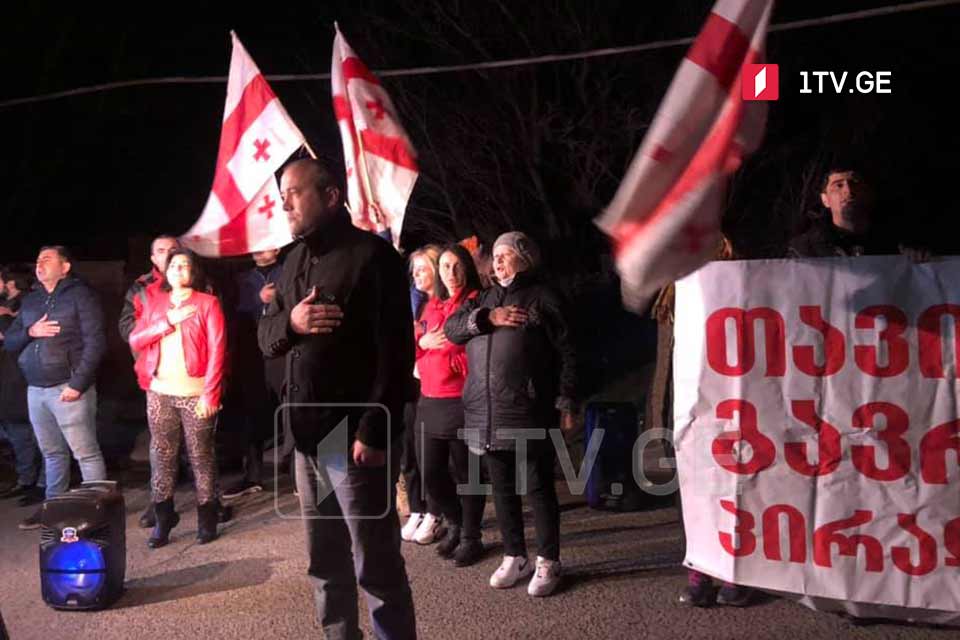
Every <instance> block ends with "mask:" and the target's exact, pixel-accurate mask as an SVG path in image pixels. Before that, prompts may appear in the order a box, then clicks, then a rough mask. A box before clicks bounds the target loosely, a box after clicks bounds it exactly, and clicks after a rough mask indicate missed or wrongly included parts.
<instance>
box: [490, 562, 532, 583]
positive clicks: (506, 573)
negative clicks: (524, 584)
mask: <svg viewBox="0 0 960 640" xmlns="http://www.w3.org/2000/svg"><path fill="white" fill-rule="evenodd" d="M531 573H533V565H532V564H530V560H528V559H527V557H526V556H503V562H501V563H500V566H499V567H498V568H497V570H496V571H494V572H493V575H492V576H490V586H491V587H493V588H494V589H509V588H510V587H512V586H513V585H515V584H517V582H518V581H519V580H522V579H523V578H526V577H527V576H528V575H530V574H531Z"/></svg>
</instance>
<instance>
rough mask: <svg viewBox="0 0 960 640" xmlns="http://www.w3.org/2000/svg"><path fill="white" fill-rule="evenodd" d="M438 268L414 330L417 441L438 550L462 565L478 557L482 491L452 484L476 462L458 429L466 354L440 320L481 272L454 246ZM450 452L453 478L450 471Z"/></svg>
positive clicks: (473, 291)
mask: <svg viewBox="0 0 960 640" xmlns="http://www.w3.org/2000/svg"><path fill="white" fill-rule="evenodd" d="M439 271H440V277H439V278H437V279H436V283H435V286H436V292H437V293H436V295H435V296H433V297H432V298H431V299H430V301H429V302H427V305H426V306H425V307H424V309H423V313H422V315H421V316H420V322H419V324H418V325H417V331H416V338H417V370H418V371H419V372H420V401H419V402H418V404H417V420H416V431H417V438H416V442H417V444H418V445H419V446H420V452H422V454H423V455H422V457H421V458H420V463H421V469H422V470H421V473H422V475H423V481H424V485H426V488H427V493H428V494H429V495H430V496H431V497H432V498H433V499H434V500H436V502H437V504H438V506H439V508H440V510H441V512H442V513H443V516H444V518H445V519H446V521H447V523H448V528H447V535H446V537H445V538H444V539H443V540H442V541H441V542H440V544H439V545H437V553H438V554H439V555H440V556H442V557H445V558H453V560H454V563H455V564H456V565H457V566H460V567H464V566H467V565H471V564H473V563H474V562H476V561H477V560H479V559H480V558H481V557H482V556H483V544H482V543H481V542H480V522H481V520H482V519H483V507H484V502H485V499H486V496H485V495H484V494H483V492H482V491H480V490H479V487H478V488H477V490H475V491H469V490H468V491H467V492H465V493H464V495H461V496H459V497H458V496H457V484H461V485H466V484H468V483H469V469H470V468H471V467H472V468H473V469H479V468H480V461H479V459H477V458H476V455H475V454H473V453H471V452H470V450H469V449H468V448H467V445H466V443H465V442H464V441H463V440H462V439H460V438H459V437H458V433H457V432H458V430H460V429H463V401H462V399H461V396H462V395H463V385H464V382H465V381H466V379H467V355H466V352H465V348H464V347H462V346H459V345H455V344H453V343H451V342H450V341H448V340H447V337H446V336H445V335H444V333H443V325H444V323H445V322H446V321H447V318H449V317H450V316H451V315H452V314H453V312H454V311H456V310H457V309H458V308H459V307H460V305H461V304H462V303H463V301H464V300H467V299H471V298H474V297H476V295H477V292H478V291H479V290H480V276H479V275H478V274H477V268H476V266H475V265H474V263H473V259H472V258H471V257H470V253H469V252H468V251H467V250H466V249H464V248H463V247H461V246H459V245H452V246H450V247H447V248H446V249H444V251H443V253H442V254H441V255H440V260H439ZM420 452H418V453H420ZM451 457H452V459H453V467H454V471H455V476H456V477H451V475H450V466H449V460H450V459H451ZM471 457H472V458H474V460H472V461H471V460H470V458H471ZM468 494H469V495H468Z"/></svg>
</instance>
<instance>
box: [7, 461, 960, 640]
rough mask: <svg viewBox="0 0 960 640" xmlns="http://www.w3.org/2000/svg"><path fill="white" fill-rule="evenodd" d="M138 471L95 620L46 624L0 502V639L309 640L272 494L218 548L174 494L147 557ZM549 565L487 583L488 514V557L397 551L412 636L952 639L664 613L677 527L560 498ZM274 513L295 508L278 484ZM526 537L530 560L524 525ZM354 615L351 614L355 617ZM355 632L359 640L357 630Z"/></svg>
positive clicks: (829, 620)
mask: <svg viewBox="0 0 960 640" xmlns="http://www.w3.org/2000/svg"><path fill="white" fill-rule="evenodd" d="M145 477H146V471H145V469H144V468H143V465H142V463H140V464H138V465H137V466H136V467H134V468H133V469H131V470H128V471H126V472H124V473H123V474H122V478H123V479H124V480H125V482H126V486H127V487H128V488H127V489H126V490H125V496H126V501H127V527H128V528H127V535H128V538H127V544H128V550H127V559H128V560H127V588H126V592H125V593H124V595H123V597H122V598H121V599H120V601H119V602H118V603H117V604H116V605H114V606H113V607H112V608H110V609H109V610H106V611H100V612H58V611H55V610H53V609H50V608H49V607H47V606H45V605H44V604H43V602H42V600H41V598H40V587H39V576H38V558H37V542H38V532H37V531H30V532H22V531H19V530H18V529H17V522H18V521H19V520H20V519H22V518H23V517H25V516H27V515H28V514H29V513H30V511H29V509H25V508H16V506H15V504H14V503H13V502H12V501H9V500H7V501H0V610H2V612H3V617H4V619H5V620H6V623H7V626H8V630H9V632H10V637H11V638H13V639H14V640H28V639H33V638H37V639H43V640H49V639H51V638H57V639H61V638H102V639H104V640H108V639H112V638H123V639H124V640H129V639H131V638H136V639H143V640H147V639H150V640H175V639H178V638H203V639H204V640H215V639H219V638H241V637H244V638H258V639H259V638H306V637H321V636H322V633H321V631H320V628H319V627H318V625H317V623H316V621H315V617H314V610H313V605H312V602H313V598H312V593H311V589H310V586H309V583H308V580H307V577H306V574H305V571H306V558H305V554H304V534H303V527H302V525H301V524H300V523H299V522H295V521H293V522H291V521H288V520H283V519H281V518H280V517H279V516H278V515H277V514H276V513H275V511H274V495H275V494H274V493H273V492H272V491H267V492H264V493H262V494H258V495H255V496H251V497H249V498H248V499H247V500H246V502H243V503H242V505H241V506H240V507H239V509H238V513H237V517H236V518H235V519H234V520H233V521H232V522H230V523H228V524H226V525H224V526H223V527H222V532H223V533H222V536H221V538H220V539H219V540H217V541H215V542H214V543H212V544H209V545H205V546H198V545H196V544H195V543H194V536H195V534H196V515H195V512H194V509H193V507H194V502H193V496H192V491H191V490H190V489H189V487H185V486H181V488H180V490H179V491H178V494H177V504H178V510H179V511H180V512H181V514H182V516H183V520H182V521H181V523H180V525H179V526H178V527H177V528H176V529H175V530H174V534H173V538H172V542H171V544H170V545H169V546H167V547H165V548H163V549H158V550H149V549H148V548H147V546H146V540H147V536H148V531H147V530H143V529H139V528H137V517H138V514H139V512H140V510H141V509H142V508H143V507H144V505H145V504H146V501H147V493H146V490H145ZM559 486H560V490H561V494H562V503H563V516H562V555H563V561H564V567H565V574H566V577H565V581H564V585H563V587H562V588H561V590H560V591H559V592H558V593H557V594H555V595H554V596H553V597H550V598H545V599H534V598H531V597H529V596H527V594H526V591H525V589H524V588H522V587H519V586H518V587H517V588H514V589H510V590H504V591H496V590H494V589H491V588H490V587H489V586H488V585H487V579H488V577H489V575H490V573H491V572H492V571H493V570H494V569H495V568H496V567H497V565H498V564H499V560H500V553H501V550H500V548H499V542H498V541H499V535H498V534H497V532H496V526H495V521H494V518H493V508H492V504H488V508H487V514H486V520H485V528H484V541H485V543H487V544H488V545H490V547H491V549H490V552H489V554H488V556H487V557H486V558H485V559H484V560H483V561H482V562H481V563H479V564H478V565H475V566H473V567H467V568H461V569H457V568H454V567H453V566H452V565H451V564H450V563H448V562H447V561H444V560H441V559H440V558H438V557H437V556H436V554H435V553H434V550H433V548H432V547H418V546H416V545H412V544H404V548H403V551H404V555H405V557H406V560H407V570H408V572H409V575H410V580H411V583H412V588H413V594H414V600H415V603H416V608H417V621H418V626H419V630H420V637H422V638H431V639H432V638H441V639H444V638H457V639H467V638H558V639H562V638H658V639H659V638H711V639H713V638H718V639H719V638H731V639H733V638H737V639H741V638H785V637H789V638H790V640H802V639H805V638H810V639H816V640H822V639H823V638H836V637H849V638H884V639H887V638H889V639H893V638H904V639H906V638H911V639H912V638H918V639H919V638H944V639H945V638H953V637H956V633H957V632H956V630H949V629H934V628H929V627H915V626H909V625H896V624H881V625H874V626H868V627H855V626H853V625H851V624H850V623H849V622H847V621H846V620H844V619H842V618H840V617H837V616H834V615H831V614H825V613H818V612H814V611H810V610H808V609H806V608H803V607H801V606H799V605H797V604H794V603H792V602H787V601H783V600H776V599H769V600H766V601H763V602H761V603H759V604H757V605H755V606H752V607H749V608H746V609H733V610H731V609H726V608H712V609H688V608H685V607H683V606H682V605H680V604H678V603H677V601H676V597H677V594H678V593H679V592H680V590H681V589H682V588H683V586H684V585H685V573H684V571H683V569H682V568H681V567H680V566H679V562H680V559H681V558H680V553H681V546H682V542H681V528H680V524H679V522H678V517H677V513H676V510H675V509H674V508H673V507H671V506H663V505H662V506H659V507H656V508H651V509H649V510H647V511H641V512H634V513H613V512H606V511H595V510H591V509H589V508H588V507H587V506H586V505H585V503H584V502H583V500H582V499H581V498H576V497H572V496H570V495H568V494H566V493H564V489H563V485H562V483H561V484H560V485H559ZM279 492H280V493H279V495H280V498H279V503H280V504H281V506H283V507H285V510H287V511H289V510H291V509H293V508H294V505H295V500H296V499H295V497H294V496H293V495H292V491H291V488H290V484H289V479H286V478H282V479H281V484H280V489H279ZM527 515H528V525H529V526H528V528H527V535H528V540H529V541H530V546H531V549H532V548H533V542H532V538H533V531H532V519H530V518H529V515H530V514H527ZM364 615H365V613H364ZM365 632H366V633H367V634H368V637H369V633H370V631H369V627H368V626H366V622H365Z"/></svg>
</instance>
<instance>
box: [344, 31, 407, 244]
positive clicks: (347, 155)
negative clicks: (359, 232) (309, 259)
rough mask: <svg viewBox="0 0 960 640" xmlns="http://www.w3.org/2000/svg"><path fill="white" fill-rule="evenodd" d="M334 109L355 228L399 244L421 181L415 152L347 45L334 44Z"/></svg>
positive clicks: (391, 108)
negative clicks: (414, 193) (409, 204)
mask: <svg viewBox="0 0 960 640" xmlns="http://www.w3.org/2000/svg"><path fill="white" fill-rule="evenodd" d="M331 81H332V84H333V110H334V113H335V114H336V116H337V124H338V125H339V126H340V137H341V139H342V140H343V159H344V165H345V166H346V172H347V205H348V208H349V209H350V216H351V218H352V219H353V224H354V226H355V227H359V228H360V229H366V230H367V231H372V232H374V233H378V234H380V235H383V236H387V232H389V238H388V239H389V240H390V241H391V242H393V246H395V247H398V246H399V244H400V231H401V229H402V228H403V215H404V212H405V211H406V208H407V201H408V200H410V193H411V192H412V191H413V185H414V183H415V182H416V181H417V176H418V175H419V171H418V169H417V161H416V151H415V150H414V148H413V145H412V144H410V139H409V138H408V137H407V134H406V132H405V131H404V129H403V127H402V126H401V125H400V122H399V120H398V119H397V111H396V109H395V108H394V106H393V101H391V100H390V96H389V95H387V92H386V91H385V90H384V88H383V86H381V84H380V80H379V79H378V78H377V77H376V76H374V75H373V74H372V73H371V72H370V70H369V69H368V68H367V66H366V65H365V64H363V62H362V61H361V60H360V58H358V57H357V55H356V54H355V53H354V52H353V49H351V48H350V45H349V44H347V41H346V39H344V37H343V34H342V33H340V29H339V28H338V29H337V35H336V37H335V38H334V40H333V69H332V72H331Z"/></svg>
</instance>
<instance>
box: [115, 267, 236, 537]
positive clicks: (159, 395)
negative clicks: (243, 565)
mask: <svg viewBox="0 0 960 640" xmlns="http://www.w3.org/2000/svg"><path fill="white" fill-rule="evenodd" d="M202 279H203V274H202V273H201V270H200V265H199V263H198V262H197V259H196V257H195V256H194V255H193V253H191V252H190V251H187V250H184V249H178V250H176V251H173V252H171V253H170V254H169V256H168V258H167V269H166V281H165V282H164V284H163V286H162V287H161V289H162V294H163V295H158V296H154V297H153V298H152V299H151V300H150V301H149V302H148V305H147V307H146V308H145V309H144V312H143V314H142V315H141V317H140V320H139V321H138V322H137V326H136V328H135V329H134V331H133V333H131V334H130V346H131V347H132V348H133V349H134V351H136V352H137V353H138V354H139V355H138V357H137V363H136V370H137V380H138V381H139V383H140V386H141V387H143V389H144V390H146V392H147V420H148V422H149V424H150V464H151V470H150V471H151V479H150V485H151V490H152V493H153V503H154V509H155V510H156V514H157V525H156V527H154V530H153V533H152V534H151V535H150V539H149V540H148V541H147V544H148V546H150V547H154V548H155V547H162V546H163V545H165V544H167V542H169V537H170V530H171V529H173V528H174V527H175V526H176V525H177V523H178V522H179V521H180V517H179V516H178V515H177V513H176V511H175V510H174V506H173V490H174V484H175V483H176V478H177V454H178V452H179V450H180V441H181V434H182V439H184V440H186V446H187V453H188V455H189V457H190V464H191V465H192V466H193V473H194V476H195V481H196V489H197V540H198V541H200V543H201V544H203V543H206V542H210V541H211V540H213V539H214V538H216V537H217V515H218V511H219V506H220V504H219V500H218V495H217V477H216V476H217V461H216V455H215V451H214V432H215V428H214V427H215V424H216V414H217V412H218V411H219V410H220V396H221V392H222V386H223V362H224V355H225V340H224V320H223V311H222V310H221V308H220V302H219V301H218V300H217V298H216V297H215V296H212V295H210V294H207V293H203V292H202V291H203V284H202Z"/></svg>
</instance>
